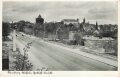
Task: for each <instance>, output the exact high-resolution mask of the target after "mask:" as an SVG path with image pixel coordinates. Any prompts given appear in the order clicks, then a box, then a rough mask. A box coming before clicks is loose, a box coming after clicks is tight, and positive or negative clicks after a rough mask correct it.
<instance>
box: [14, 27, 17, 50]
mask: <svg viewBox="0 0 120 77" xmlns="http://www.w3.org/2000/svg"><path fill="white" fill-rule="evenodd" d="M16 27H17V26H16V25H15V26H14V27H13V51H16Z"/></svg>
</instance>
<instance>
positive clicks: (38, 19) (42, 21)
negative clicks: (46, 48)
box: [36, 14, 44, 24]
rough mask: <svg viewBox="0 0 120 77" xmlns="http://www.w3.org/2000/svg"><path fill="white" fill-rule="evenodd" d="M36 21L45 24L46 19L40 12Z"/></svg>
mask: <svg viewBox="0 0 120 77" xmlns="http://www.w3.org/2000/svg"><path fill="white" fill-rule="evenodd" d="M36 23H39V24H43V23H44V19H43V18H42V17H41V15H40V14H39V16H38V17H37V18H36Z"/></svg>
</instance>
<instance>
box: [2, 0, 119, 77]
mask: <svg viewBox="0 0 120 77" xmlns="http://www.w3.org/2000/svg"><path fill="white" fill-rule="evenodd" d="M3 1H83V0H0V7H1V8H0V11H1V12H0V15H1V16H0V17H1V18H0V21H1V22H0V27H1V28H0V31H1V32H0V37H1V40H0V48H1V49H0V55H1V56H0V77H26V76H28V77H120V68H119V67H118V71H53V74H52V75H50V74H48V75H46V74H43V75H40V74H37V75H33V74H28V75H23V74H21V75H17V74H8V72H4V71H2V68H1V67H2V64H1V63H2V61H1V60H2V2H3ZM84 1H118V21H119V20H120V15H119V11H120V0H84ZM119 24H120V22H118V25H119ZM119 28H120V27H119V26H118V54H120V52H119V50H120V49H119V46H120V45H119V36H120V34H119ZM119 60H120V57H119V56H118V65H120V61H119Z"/></svg>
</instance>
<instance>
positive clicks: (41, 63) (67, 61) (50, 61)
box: [16, 35, 116, 71]
mask: <svg viewBox="0 0 120 77" xmlns="http://www.w3.org/2000/svg"><path fill="white" fill-rule="evenodd" d="M16 42H17V44H18V46H19V48H20V49H22V48H23V47H24V46H25V45H26V44H27V43H28V42H32V46H31V47H30V50H29V52H28V54H29V59H30V62H32V64H33V65H34V66H33V67H34V68H33V70H39V69H41V68H42V67H45V68H48V70H50V71H107V70H109V71H111V70H116V69H115V67H113V66H110V65H107V64H105V63H102V62H99V61H96V60H93V59H90V58H88V57H85V56H82V55H79V54H76V53H72V52H69V51H68V50H65V49H62V48H59V47H55V46H52V45H49V44H47V43H45V42H43V41H41V40H40V39H33V38H30V37H27V36H21V35H19V36H17V39H16Z"/></svg>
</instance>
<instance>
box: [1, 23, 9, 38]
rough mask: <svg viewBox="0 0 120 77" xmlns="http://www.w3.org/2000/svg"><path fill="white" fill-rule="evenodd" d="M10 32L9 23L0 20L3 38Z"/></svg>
mask: <svg viewBox="0 0 120 77" xmlns="http://www.w3.org/2000/svg"><path fill="white" fill-rule="evenodd" d="M9 34H10V25H9V23H7V22H2V36H3V40H6V38H7V36H8V35H9Z"/></svg>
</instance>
